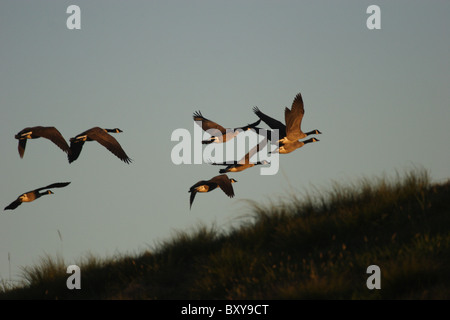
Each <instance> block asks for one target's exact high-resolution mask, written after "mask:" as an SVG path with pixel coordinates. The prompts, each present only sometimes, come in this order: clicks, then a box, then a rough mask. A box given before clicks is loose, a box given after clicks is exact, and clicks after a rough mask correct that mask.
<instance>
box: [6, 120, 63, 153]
mask: <svg viewBox="0 0 450 320" xmlns="http://www.w3.org/2000/svg"><path fill="white" fill-rule="evenodd" d="M41 137H42V138H46V139H49V140H50V141H52V142H53V143H54V144H56V145H57V146H58V147H59V148H61V150H62V151H64V152H65V153H67V154H69V153H70V148H69V145H68V144H67V142H66V140H65V139H64V137H63V136H62V134H61V133H60V132H59V131H58V129H56V128H55V127H42V126H36V127H27V128H25V129H23V130H21V131H20V132H19V133H17V134H16V135H15V136H14V138H16V139H17V140H19V147H18V149H19V155H20V157H21V158H23V155H24V153H25V147H26V145H27V140H28V139H38V138H41Z"/></svg>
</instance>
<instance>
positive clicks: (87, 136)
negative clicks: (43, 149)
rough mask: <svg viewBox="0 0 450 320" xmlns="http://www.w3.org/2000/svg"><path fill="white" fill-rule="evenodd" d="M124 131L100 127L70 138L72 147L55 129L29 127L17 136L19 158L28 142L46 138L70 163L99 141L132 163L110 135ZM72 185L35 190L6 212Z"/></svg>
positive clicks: (15, 201)
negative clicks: (65, 155) (85, 148)
mask: <svg viewBox="0 0 450 320" xmlns="http://www.w3.org/2000/svg"><path fill="white" fill-rule="evenodd" d="M119 132H122V130H120V129H118V128H115V129H102V128H99V127H94V128H91V129H89V130H86V131H84V132H82V133H80V134H79V135H77V136H75V137H73V138H70V140H69V142H70V146H69V144H68V143H67V141H66V140H65V139H64V137H63V136H62V134H61V133H60V132H59V131H58V129H56V128H55V127H42V126H36V127H28V128H25V129H23V130H21V131H20V132H19V133H17V134H16V135H15V138H16V139H17V140H19V146H18V149H19V156H20V157H21V158H23V156H24V154H25V147H26V145H27V140H29V139H38V138H46V139H48V140H50V141H51V142H53V143H54V144H55V145H57V146H58V147H59V148H60V149H61V150H62V151H64V152H65V153H66V154H67V158H68V161H69V163H72V162H73V161H75V160H77V159H78V157H79V156H80V153H81V150H82V148H83V145H84V143H85V142H86V141H97V142H98V143H100V144H101V145H102V146H104V147H105V148H106V149H108V150H109V151H111V152H112V153H113V154H114V155H115V156H116V157H118V158H119V159H120V160H122V161H123V162H125V163H131V161H132V160H131V159H130V157H128V156H127V154H126V153H125V151H124V150H123V149H122V147H121V145H120V144H119V142H118V141H117V140H116V139H115V138H114V137H113V136H112V135H110V134H109V133H119ZM69 184H70V182H57V183H53V184H51V185H48V186H46V187H42V188H38V189H34V190H32V191H28V192H25V193H23V194H21V195H20V196H18V197H17V199H16V200H14V201H13V202H12V203H11V204H9V205H8V206H6V207H5V209H4V210H14V209H16V208H17V207H18V206H20V205H21V204H22V202H31V201H34V200H36V199H39V198H40V197H42V196H43V195H47V194H53V192H52V191H51V190H50V189H52V188H63V187H66V186H68V185H69ZM44 189H48V190H46V191H44V192H40V191H41V190H44Z"/></svg>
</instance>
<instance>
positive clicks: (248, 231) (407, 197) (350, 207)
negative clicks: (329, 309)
mask: <svg viewBox="0 0 450 320" xmlns="http://www.w3.org/2000/svg"><path fill="white" fill-rule="evenodd" d="M313 192H314V193H300V194H298V195H294V194H292V195H291V196H288V197H286V198H285V199H283V200H280V201H279V202H275V201H274V200H273V199H272V202H271V203H269V204H266V205H263V204H256V203H250V208H251V210H252V219H250V220H251V222H249V221H248V222H246V223H244V224H242V225H241V226H239V227H235V228H233V229H232V230H227V231H223V230H222V231H220V230H217V229H216V228H215V227H207V226H201V227H198V229H197V230H195V231H193V232H189V233H188V232H180V233H179V234H177V235H176V236H174V237H173V238H172V239H170V240H167V241H165V242H163V243H161V244H160V245H158V246H157V247H156V248H153V249H152V250H148V251H145V252H142V253H139V254H136V255H134V256H121V257H113V258H110V259H97V258H95V257H93V256H87V257H86V258H84V259H83V260H84V261H80V262H79V264H78V266H80V269H81V290H69V289H67V287H66V280H67V278H68V276H69V275H68V274H67V273H66V268H67V265H66V264H65V263H64V261H62V259H61V258H59V257H55V258H52V257H50V256H47V257H43V258H42V261H41V263H40V264H38V265H35V266H31V267H26V268H24V270H23V284H21V285H17V286H14V287H13V288H11V287H9V286H8V285H5V284H4V285H3V289H2V290H0V299H449V298H450V181H449V182H447V183H443V184H431V183H430V181H429V177H428V175H427V174H426V172H424V171H414V172H409V173H406V174H404V175H402V176H401V175H398V176H396V177H395V178H394V179H388V178H385V177H384V178H378V179H362V180H361V181H359V182H358V183H355V184H353V185H346V186H344V185H338V184H334V185H333V186H332V187H331V188H330V190H327V191H320V190H314V191H313ZM369 265H378V266H379V267H380V271H381V289H380V290H377V289H374V290H369V289H368V288H367V286H366V281H367V278H368V277H369V276H370V274H367V272H366V271H367V267H368V266H369Z"/></svg>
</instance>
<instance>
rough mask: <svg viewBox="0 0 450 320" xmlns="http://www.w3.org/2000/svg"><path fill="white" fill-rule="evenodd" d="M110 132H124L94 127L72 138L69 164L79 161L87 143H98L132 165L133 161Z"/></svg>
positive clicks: (116, 129)
mask: <svg viewBox="0 0 450 320" xmlns="http://www.w3.org/2000/svg"><path fill="white" fill-rule="evenodd" d="M108 132H114V133H119V132H122V130H120V129H118V128H115V129H102V128H100V127H94V128H91V129H89V130H86V131H84V132H83V133H80V134H79V135H77V136H76V137H74V138H70V151H71V152H70V153H69V155H68V158H69V163H72V162H73V161H75V160H77V159H78V157H79V156H80V153H81V149H82V148H83V145H84V143H85V142H86V141H94V140H95V141H97V142H98V143H100V144H101V145H102V146H104V147H105V148H106V149H108V150H109V151H111V152H112V153H113V154H114V155H115V156H117V157H118V158H119V159H120V160H122V161H123V162H125V163H130V162H131V161H132V160H131V159H130V158H129V157H128V156H127V154H126V153H125V151H124V150H123V149H122V147H121V146H120V144H119V142H117V140H116V139H115V138H114V137H113V136H111V135H110V134H109V133H108Z"/></svg>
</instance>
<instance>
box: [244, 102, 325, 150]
mask: <svg viewBox="0 0 450 320" xmlns="http://www.w3.org/2000/svg"><path fill="white" fill-rule="evenodd" d="M253 112H254V113H255V114H256V115H257V116H258V117H259V119H260V120H262V121H264V122H265V123H266V124H267V125H268V126H269V127H270V128H272V129H274V130H278V133H279V138H280V139H279V140H278V141H277V142H278V143H279V148H278V149H277V150H276V151H275V152H279V153H290V152H292V151H294V150H296V149H298V148H300V147H302V146H304V145H305V143H309V142H317V141H319V140H318V139H315V138H313V139H309V140H307V141H304V142H301V141H298V140H300V139H303V138H306V137H308V136H309V135H312V134H321V133H322V132H320V131H319V130H317V129H315V130H311V131H308V132H303V131H302V129H301V124H302V120H303V115H304V114H305V109H304V107H303V99H302V95H301V94H300V93H299V94H297V95H296V96H295V98H294V101H293V102H292V107H291V109H289V108H287V107H286V108H285V109H284V121H285V123H286V124H283V123H281V122H280V121H278V120H275V119H273V118H271V117H269V116H268V115H266V114H264V113H263V112H262V111H261V110H259V108H258V107H254V108H253Z"/></svg>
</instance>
